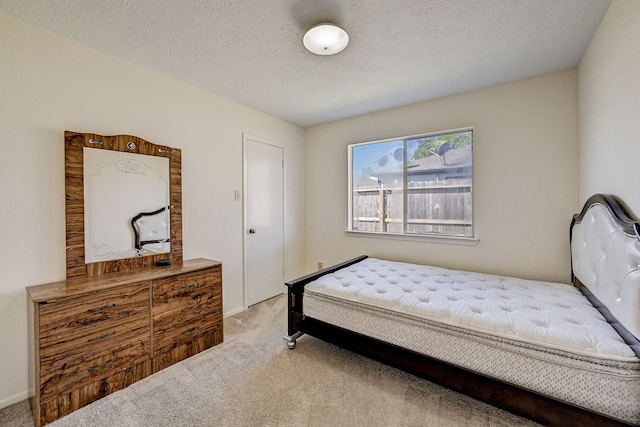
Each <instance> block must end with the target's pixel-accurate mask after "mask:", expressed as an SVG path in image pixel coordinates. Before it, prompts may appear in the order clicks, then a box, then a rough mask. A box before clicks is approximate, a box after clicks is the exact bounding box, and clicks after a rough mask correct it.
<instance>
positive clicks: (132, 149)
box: [64, 131, 182, 279]
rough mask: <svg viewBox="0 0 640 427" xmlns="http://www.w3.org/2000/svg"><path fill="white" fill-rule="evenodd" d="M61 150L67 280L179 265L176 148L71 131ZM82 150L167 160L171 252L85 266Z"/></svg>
mask: <svg viewBox="0 0 640 427" xmlns="http://www.w3.org/2000/svg"><path fill="white" fill-rule="evenodd" d="M131 142H133V144H130V143H131ZM64 147H65V150H64V152H65V193H66V223H67V224H66V239H67V247H66V253H67V279H70V278H76V277H99V276H103V275H105V274H109V273H115V272H133V271H137V270H143V269H150V268H154V267H155V266H156V263H157V262H158V261H160V260H170V261H171V263H172V264H176V263H182V151H181V150H180V149H179V148H172V147H168V146H166V145H157V144H153V143H151V142H149V141H145V140H144V139H142V138H138V137H136V136H131V135H115V136H102V135H97V134H93V133H79V132H70V131H65V133H64ZM84 147H89V148H92V149H97V150H113V151H122V152H126V153H134V154H146V155H150V156H160V157H167V158H168V159H169V182H170V184H169V206H170V210H169V221H170V225H169V228H170V241H171V251H170V252H166V253H162V254H154V255H146V256H140V257H133V258H123V259H116V260H108V261H102V262H93V263H89V264H87V263H85V251H84V250H85V234H84V233H85V230H84V211H85V210H84V166H83V160H84V157H83V148H84Z"/></svg>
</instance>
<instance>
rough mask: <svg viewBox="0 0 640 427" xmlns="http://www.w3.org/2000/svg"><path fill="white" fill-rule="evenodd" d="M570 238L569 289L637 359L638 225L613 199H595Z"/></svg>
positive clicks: (575, 220) (578, 219)
mask: <svg viewBox="0 0 640 427" xmlns="http://www.w3.org/2000/svg"><path fill="white" fill-rule="evenodd" d="M570 235H571V266H572V279H573V282H574V284H576V286H578V287H580V288H581V289H582V291H583V292H584V293H585V295H587V297H588V298H589V299H590V300H591V301H592V303H594V305H595V306H596V307H598V305H599V306H600V307H598V309H599V310H600V311H601V312H602V313H603V315H604V316H605V318H607V321H609V323H611V324H612V326H614V327H615V328H616V330H617V331H618V333H620V335H621V336H622V337H623V338H624V339H625V341H626V342H627V343H628V344H629V345H631V346H632V348H634V350H635V351H636V354H638V355H639V356H640V343H639V342H638V338H639V337H640V223H639V222H638V221H637V220H635V219H633V218H632V217H631V216H630V215H628V214H627V213H626V212H625V210H624V208H623V207H622V205H621V204H620V202H618V200H617V199H615V198H614V197H613V196H609V195H604V194H595V195H593V196H591V197H590V198H589V200H587V202H586V203H585V205H584V207H583V209H582V212H580V213H579V214H576V215H574V216H573V220H572V222H571V234H570ZM585 288H586V289H585ZM625 329H626V330H625Z"/></svg>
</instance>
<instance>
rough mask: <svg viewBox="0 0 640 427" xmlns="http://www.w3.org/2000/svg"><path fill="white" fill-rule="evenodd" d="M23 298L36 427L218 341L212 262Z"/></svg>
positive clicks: (217, 278) (70, 284)
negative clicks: (29, 328) (30, 336)
mask: <svg viewBox="0 0 640 427" xmlns="http://www.w3.org/2000/svg"><path fill="white" fill-rule="evenodd" d="M27 292H28V294H29V297H30V298H31V301H32V302H33V305H32V307H33V316H32V318H33V331H34V348H33V353H34V358H33V360H34V361H35V366H34V368H35V369H34V372H33V376H32V377H33V378H32V383H33V385H34V388H35V395H34V398H33V399H34V401H33V402H32V407H33V409H34V420H35V423H36V426H41V425H44V424H46V423H49V422H52V421H54V420H56V419H58V418H60V417H62V416H64V415H67V414H69V413H70V412H73V411H75V410H76V409H79V408H81V407H83V406H85V405H87V404H89V403H91V402H93V401H95V400H97V399H100V398H101V397H104V396H106V395H108V394H110V393H112V392H114V391H117V390H120V389H122V388H125V387H127V386H128V385H130V384H132V383H134V382H136V381H138V380H140V379H142V378H144V377H146V376H148V375H151V374H152V373H154V372H157V371H159V370H161V369H164V368H166V367H167V366H170V365H172V364H174V363H176V362H179V361H181V360H183V359H186V358H187V357H189V356H192V355H194V354H196V353H198V352H201V351H203V350H205V349H207V348H210V347H212V346H214V345H216V344H219V343H221V342H222V340H223V321H222V264H221V263H220V262H217V261H210V260H206V259H195V260H190V261H184V262H183V263H182V262H181V263H177V264H174V265H172V266H168V267H154V268H151V269H146V270H140V271H136V272H127V273H112V274H109V275H104V276H101V277H97V278H96V277H94V278H81V279H70V280H65V281H61V282H56V283H49V284H45V285H39V286H31V287H29V288H27Z"/></svg>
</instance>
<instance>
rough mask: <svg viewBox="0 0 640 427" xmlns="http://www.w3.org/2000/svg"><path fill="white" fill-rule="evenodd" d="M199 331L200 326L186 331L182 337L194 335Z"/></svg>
mask: <svg viewBox="0 0 640 427" xmlns="http://www.w3.org/2000/svg"><path fill="white" fill-rule="evenodd" d="M198 329H200V326H196V327H195V328H191V329H187V330H186V331H184V332H183V333H182V335H187V334H192V333H194V332H195V331H197V330H198Z"/></svg>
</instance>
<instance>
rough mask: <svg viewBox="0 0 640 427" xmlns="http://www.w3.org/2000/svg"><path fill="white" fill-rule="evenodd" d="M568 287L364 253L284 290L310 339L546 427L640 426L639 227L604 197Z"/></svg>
mask: <svg viewBox="0 0 640 427" xmlns="http://www.w3.org/2000/svg"><path fill="white" fill-rule="evenodd" d="M569 241H570V246H571V263H572V265H571V267H572V277H571V281H572V284H563V283H550V282H540V281H532V280H524V279H518V278H512V277H504V276H497V275H488V274H481V273H474V272H467V271H457V270H448V269H444V268H439V267H434V266H424V265H416V264H409V263H403V262H393V261H388V260H382V259H375V258H369V257H367V256H364V255H363V256H360V257H357V258H354V259H351V260H348V261H345V262H342V263H340V264H338V265H335V266H333V267H330V268H327V269H324V270H322V271H319V272H317V273H314V274H310V275H307V276H304V277H301V278H299V279H296V280H293V281H290V282H287V283H286V286H287V288H288V335H287V336H286V337H285V339H286V340H287V344H288V346H289V348H290V349H294V348H295V346H296V342H297V340H298V339H300V337H301V336H302V335H304V334H308V335H310V336H314V337H316V338H320V339H322V340H325V341H327V342H331V343H333V344H336V345H338V346H341V347H344V348H346V349H348V350H351V351H354V352H357V353H360V354H362V355H365V356H368V357H371V358H373V359H375V360H378V361H380V362H383V363H386V364H389V365H391V366H394V367H397V368H400V369H403V370H405V371H407V372H410V373H412V374H415V375H418V376H421V377H423V378H426V379H428V380H430V381H433V382H435V383H438V384H440V385H443V386H445V387H448V388H450V389H452V390H455V391H458V392H461V393H464V394H467V395H469V396H471V397H474V398H476V399H479V400H481V401H484V402H486V403H489V404H492V405H494V406H497V407H500V408H503V409H506V410H508V411H510V412H512V413H515V414H518V415H521V416H524V417H526V418H529V419H531V420H533V421H536V422H539V423H541V424H544V425H557V426H571V425H574V426H595V425H598V426H620V425H640V342H639V341H638V338H637V337H640V223H638V222H637V221H636V220H635V219H633V218H632V217H631V216H630V215H628V214H627V213H626V211H625V209H624V208H623V205H622V204H621V203H620V202H619V201H618V200H617V199H616V198H615V197H613V196H609V195H603V194H596V195H594V196H592V197H590V198H589V200H588V201H587V202H586V203H585V206H584V208H583V209H582V211H581V212H580V213H578V214H576V215H574V217H573V219H572V221H571V227H570V233H569Z"/></svg>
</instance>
